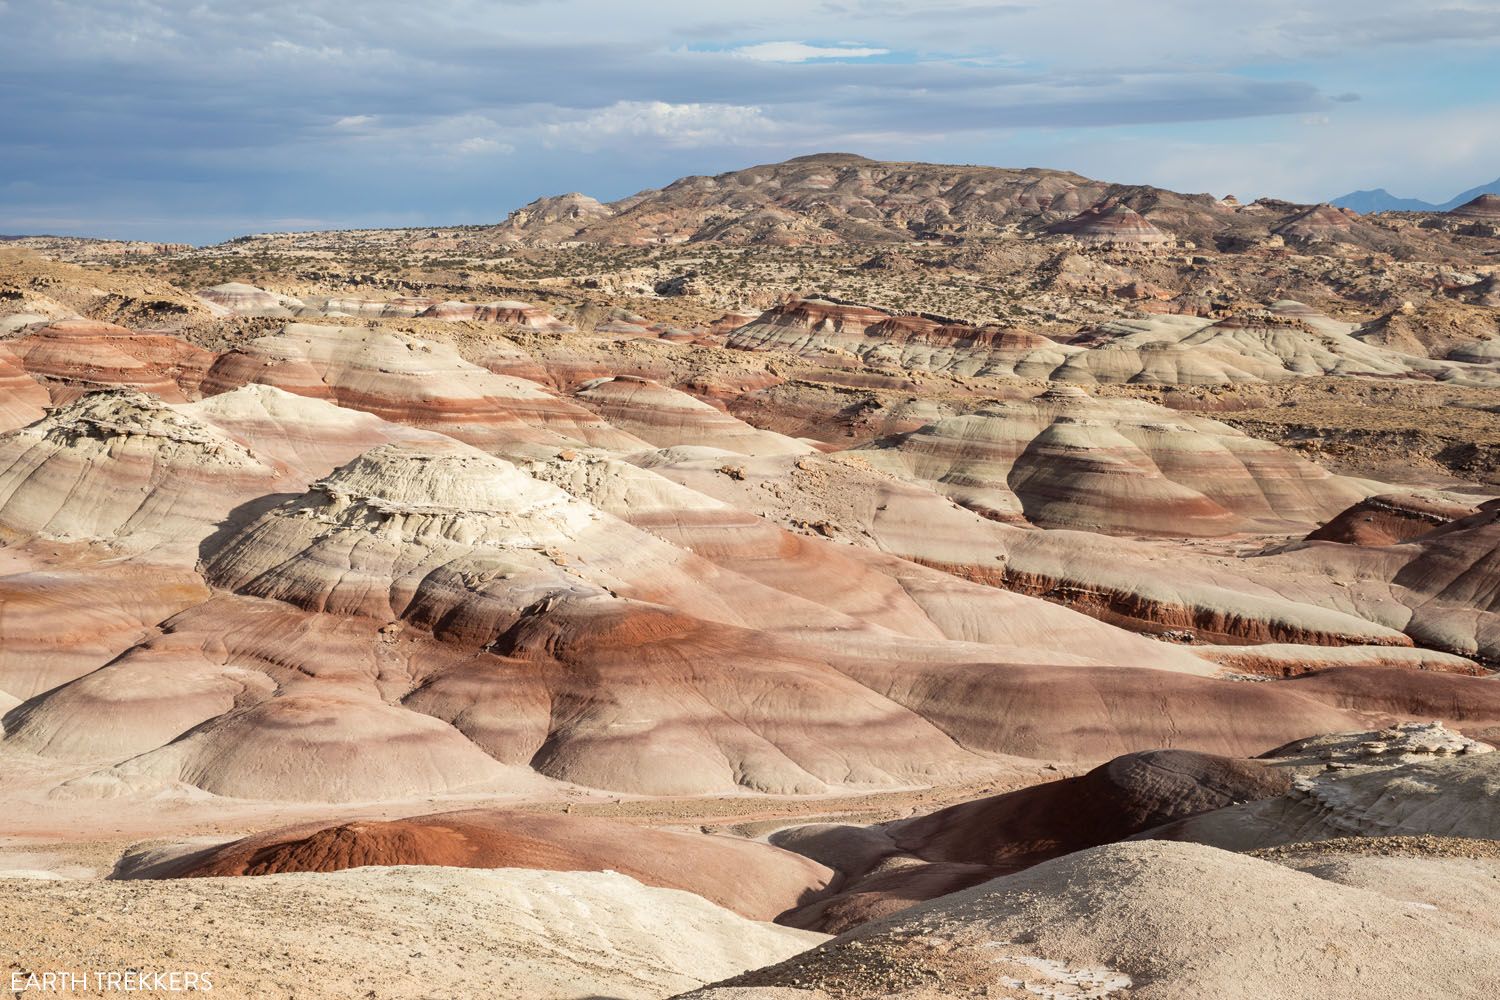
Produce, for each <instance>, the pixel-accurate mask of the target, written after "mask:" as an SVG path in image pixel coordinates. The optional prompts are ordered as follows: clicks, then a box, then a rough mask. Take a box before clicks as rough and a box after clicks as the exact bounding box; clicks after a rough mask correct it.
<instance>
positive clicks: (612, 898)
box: [0, 154, 1500, 1000]
mask: <svg viewBox="0 0 1500 1000" xmlns="http://www.w3.org/2000/svg"><path fill="white" fill-rule="evenodd" d="M1497 275H1500V199H1496V198H1495V197H1494V196H1481V197H1480V198H1476V199H1475V200H1474V201H1473V202H1471V203H1467V204H1465V205H1462V206H1459V207H1457V208H1455V209H1453V210H1452V211H1450V212H1445V213H1436V212H1430V213H1414V212H1392V213H1383V214H1380V215H1372V216H1359V215H1357V214H1355V213H1353V212H1351V211H1349V210H1346V209H1339V208H1334V207H1332V206H1329V205H1294V204H1290V203H1285V202H1279V201H1257V202H1253V203H1249V204H1242V203H1240V202H1239V201H1237V200H1236V199H1234V198H1233V197H1232V196H1228V195H1227V193H1220V194H1219V195H1207V194H1197V195H1184V194H1178V193H1175V192H1170V191H1163V190H1158V189H1153V188H1146V187H1139V186H1126V185H1117V184H1109V183H1105V182H1099V181H1094V180H1090V179H1088V178H1084V177H1080V176H1077V175H1074V174H1068V173H1062V172H1057V171H1047V170H1005V169H998V168H988V167H947V166H935V165H929V164H912V163H878V162H874V161H870V160H865V159H863V158H860V157H855V156H849V155H842V154H831V155H824V156H815V157H804V158H800V159H798V160H793V161H789V162H787V163H783V164H773V165H767V166H760V167H754V168H750V169H747V170H743V171H739V172H735V173H731V174H725V175H721V176H718V177H689V178H684V179H682V180H679V181H677V182H675V183H673V184H671V185H669V186H667V187H665V188H662V189H660V190H653V191H645V192H641V193H640V194H637V195H634V196H632V197H630V198H626V199H624V200H622V201H619V202H615V203H610V204H604V203H601V202H598V201H596V200H594V199H592V198H589V197H587V196H585V195H581V194H568V195H562V196H556V197H547V198H542V199H539V200H538V201H536V202H533V203H532V204H530V205H527V206H525V207H524V208H521V209H519V210H517V211H515V212H513V213H511V214H510V215H509V217H507V218H506V219H504V220H490V221H489V222H487V223H485V224H478V225H469V226H461V227H451V228H424V229H416V230H369V231H343V232H309V233H279V234H266V235H252V236H246V237H243V238H240V239H236V240H233V241H230V242H228V243H224V244H220V245H216V246H208V247H190V246H185V245H178V244H149V243H112V242H108V241H95V240H83V239H74V238H64V237H16V238H8V239H6V240H4V241H0V789H3V792H0V795H3V805H4V808H3V809H0V877H3V881H0V889H3V892H0V928H3V929H0V960H3V963H8V965H7V968H6V972H7V973H8V974H10V975H11V976H12V977H13V978H12V984H13V988H15V989H19V990H21V992H22V993H23V994H24V992H25V987H26V984H27V983H28V982H30V977H32V976H33V975H35V976H37V977H41V976H43V975H44V974H46V973H48V972H58V971H72V972H77V971H79V970H96V969H133V970H141V971H144V972H150V973H156V972H163V973H171V972H174V971H176V972H179V973H193V974H194V976H195V980H194V981H195V982H201V981H202V980H203V979H204V977H207V979H208V980H210V981H211V982H212V985H213V991H214V992H215V993H218V994H221V995H226V996H231V997H265V996H292V997H303V996H306V997H359V998H384V997H428V996H432V997H467V996H495V997H517V998H521V997H525V998H544V997H545V998H551V997H557V998H563V997H577V998H583V997H595V998H602V997H610V998H637V997H640V998H665V997H672V996H692V997H698V998H713V1000H829V998H863V997H899V998H908V1000H919V998H928V997H932V998H936V997H970V996H974V997H979V996H987V997H1015V998H1028V997H1047V998H1079V1000H1085V998H1103V997H1112V998H1122V1000H1124V998H1142V1000H1146V998H1189V997H1191V998H1199V997H1225V998H1238V997H1244V998H1251V997H1254V998H1269V997H1284V998H1303V997H1318V998H1349V1000H1356V998H1358V1000H1368V998H1381V997H1391V998H1398V997H1399V998H1409V997H1413V996H1442V997H1475V998H1480V997H1485V998H1488V997H1493V996H1494V995H1496V992H1497V990H1500V944H1497V942H1500V754H1494V753H1492V750H1493V749H1494V746H1495V745H1496V743H1497V741H1500V680H1497V678H1496V677H1495V675H1494V671H1495V669H1496V668H1497V667H1500V558H1497V555H1496V553H1497V552H1500V283H1497V282H1500V278H1497ZM16 977H19V978H16ZM38 982H41V980H40V978H39V979H38ZM18 983H19V984H20V986H16V985H15V984H18ZM32 988H33V989H38V988H40V987H32ZM92 989H93V987H92V985H91V986H90V987H89V989H86V990H84V991H83V992H89V990H92ZM94 991H95V992H98V990H94Z"/></svg>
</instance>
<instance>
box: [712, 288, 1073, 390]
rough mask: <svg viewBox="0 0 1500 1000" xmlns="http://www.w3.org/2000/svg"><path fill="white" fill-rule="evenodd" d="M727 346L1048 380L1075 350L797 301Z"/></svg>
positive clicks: (735, 335) (1013, 334) (1016, 334)
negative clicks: (1048, 376)
mask: <svg viewBox="0 0 1500 1000" xmlns="http://www.w3.org/2000/svg"><path fill="white" fill-rule="evenodd" d="M725 343H726V344H727V346H729V347H733V348H737V349H740V350H751V351H790V352H793V353H796V354H801V355H804V356H806V357H810V358H814V359H818V360H823V361H829V362H833V361H835V360H836V359H837V358H838V357H839V356H843V357H846V358H849V359H858V360H859V361H862V362H865V363H868V364H871V365H883V366H891V367H899V368H919V369H926V370H930V371H944V372H953V373H955V374H963V375H1010V374H1014V375H1022V376H1028V377H1047V375H1048V374H1050V373H1051V372H1053V371H1055V370H1056V369H1057V368H1059V367H1060V366H1061V365H1063V363H1064V362H1065V361H1066V360H1067V359H1068V358H1069V357H1070V356H1071V355H1073V354H1077V353H1080V352H1079V349H1077V348H1072V347H1067V346H1064V345H1061V344H1058V343H1056V342H1054V341H1051V340H1048V339H1047V338H1045V337H1040V336H1037V335H1035V334H1029V333H1025V332H1023V331H1020V330H1012V329H1008V328H1005V327H999V326H986V327H976V326H969V325H966V324H963V323H958V322H955V321H953V320H943V319H940V318H933V317H926V316H896V315H892V314H890V313H886V312H883V311H881V310H878V309H872V308H869V307H864V306H853V305H848V304H843V303H837V302H829V301H826V300H821V299H799V300H794V301H791V302H788V303H786V304H783V305H781V306H777V307H776V308H774V309H771V310H768V311H767V312H765V313H763V314H762V315H761V316H760V317H758V318H757V319H756V320H754V321H753V322H751V323H748V324H745V325H743V326H740V327H737V328H735V329H734V330H732V331H730V332H729V334H728V336H727V338H726V341H725Z"/></svg>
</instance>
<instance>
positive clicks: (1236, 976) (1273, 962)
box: [731, 842, 1500, 1000]
mask: <svg viewBox="0 0 1500 1000" xmlns="http://www.w3.org/2000/svg"><path fill="white" fill-rule="evenodd" d="M1497 931H1500V915H1497V914H1496V913H1495V912H1494V911H1493V910H1491V911H1487V912H1484V913H1482V914H1473V913H1456V912H1453V911H1452V910H1442V909H1433V908H1430V906H1421V905H1413V903H1412V902H1411V901H1409V900H1408V899H1405V898H1401V896H1400V895H1398V896H1396V897H1394V898H1393V897H1391V896H1386V895H1383V894H1381V893H1379V892H1376V891H1370V890H1367V889H1358V888H1351V887H1348V886H1344V885H1339V884H1336V883H1334V882H1329V881H1325V880H1323V879H1320V878H1316V877H1314V876H1313V875H1309V874H1304V873H1302V872H1298V871H1292V870H1289V869H1286V868H1283V867H1281V866H1279V865H1275V864H1272V863H1271V862H1268V861H1260V860H1257V859H1254V858H1249V857H1245V856H1242V855H1237V854H1230V853H1228V852H1225V851H1220V850H1217V849H1215V848H1211V847H1203V846H1199V845H1196V844H1171V843H1158V842H1142V843H1125V844H1112V845H1109V846H1106V847H1099V848H1094V849H1092V850H1087V851H1080V852H1078V853H1076V854H1070V855H1067V856H1065V857H1062V858H1058V859H1056V860H1053V861H1048V862H1045V863H1043V864H1040V865H1037V866H1036V867H1034V868H1030V869H1028V870H1026V871H1023V872H1020V873H1018V874H1015V875H1010V876H1007V877H1004V878H999V879H995V880H994V881H992V882H987V883H985V884H983V885H980V886H977V887H975V888H973V889H968V890H965V891H963V892H958V893H954V894H952V895H949V896H944V897H942V898H940V899H936V900H934V901H932V902H930V903H925V904H923V905H921V906H918V907H915V908H913V909H909V910H905V911H902V912H900V913H896V914H893V915H892V916H889V917H886V918H884V919H881V920H877V921H874V922H872V923H869V924H865V925H864V926H862V927H859V928H857V929H855V930H853V931H850V932H849V933H847V934H844V935H842V936H840V937H837V938H835V939H834V940H832V941H830V942H829V943H828V944H826V945H823V946H822V947H820V948H818V949H816V950H814V951H811V952H806V953H804V954H802V955H798V956H796V957H794V958H792V959H791V960H790V961H788V962H786V963H784V964H782V965H780V966H777V967H773V968H771V969H765V970H761V971H758V972H755V973H751V974H749V975H748V976H744V977H741V978H740V979H737V980H732V981H731V984H732V985H765V986H785V985H792V984H794V983H795V984H797V985H801V986H803V987H805V988H806V987H812V988H821V989H823V990H825V991H826V992H827V994H828V995H829V996H830V997H833V998H835V1000H844V998H850V1000H852V998H856V997H860V998H862V997H869V996H880V995H891V996H901V997H907V996H909V997H912V998H916V997H932V996H943V997H980V996H994V995H996V994H997V992H998V995H1001V996H1007V995H1011V996H1026V995H1037V996H1043V997H1057V998H1083V997H1089V998H1104V997H1109V996H1116V995H1117V996H1119V997H1120V998H1121V1000H1124V998H1126V997H1130V998H1132V1000H1134V998H1140V1000H1202V998H1204V997H1213V998H1215V1000H1307V998H1309V997H1318V998H1319V1000H1409V998H1410V997H1417V996H1422V997H1439V996H1440V997H1448V998H1454V1000H1468V998H1472V1000H1481V998H1488V997H1491V996H1493V994H1494V984H1495V983H1496V982H1500V940H1497ZM935 983H936V984H941V986H940V992H939V991H937V990H934V984H935ZM892 987H895V988H894V989H893V988H892ZM1010 991H1015V992H1014V993H1012V992H1010Z"/></svg>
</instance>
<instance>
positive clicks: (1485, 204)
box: [1448, 194, 1500, 220]
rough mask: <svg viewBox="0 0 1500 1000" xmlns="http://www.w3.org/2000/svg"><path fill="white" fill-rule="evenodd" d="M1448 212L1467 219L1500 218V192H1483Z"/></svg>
mask: <svg viewBox="0 0 1500 1000" xmlns="http://www.w3.org/2000/svg"><path fill="white" fill-rule="evenodd" d="M1448 214H1449V215H1457V216H1461V217H1463V218H1465V219H1486V220H1489V219H1500V194H1482V195H1480V196H1479V197H1478V198H1475V199H1474V200H1473V201H1466V202H1464V203H1463V204H1462V205H1460V206H1458V207H1457V208H1455V209H1453V210H1452V211H1450V212H1449V213H1448Z"/></svg>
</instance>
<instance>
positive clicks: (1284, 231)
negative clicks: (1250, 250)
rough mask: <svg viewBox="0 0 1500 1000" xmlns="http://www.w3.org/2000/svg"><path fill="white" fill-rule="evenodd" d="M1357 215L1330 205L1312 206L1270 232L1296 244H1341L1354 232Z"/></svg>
mask: <svg viewBox="0 0 1500 1000" xmlns="http://www.w3.org/2000/svg"><path fill="white" fill-rule="evenodd" d="M1358 219H1359V213H1358V212H1354V211H1352V210H1350V209H1347V208H1335V207H1334V206H1332V205H1326V204H1325V205H1314V206H1312V207H1311V208H1307V209H1304V210H1303V211H1301V212H1298V213H1297V214H1295V215H1293V216H1292V217H1290V218H1289V219H1286V220H1285V221H1283V222H1282V223H1280V224H1279V225H1277V226H1276V227H1275V228H1273V229H1272V230H1271V231H1272V232H1273V233H1275V234H1276V235H1278V236H1281V237H1283V238H1285V239H1288V240H1294V241H1298V242H1314V241H1321V242H1330V243H1337V242H1341V241H1342V240H1343V239H1344V238H1345V237H1347V236H1348V235H1349V233H1350V232H1351V231H1352V230H1354V228H1355V225H1356V222H1357V221H1358Z"/></svg>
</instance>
